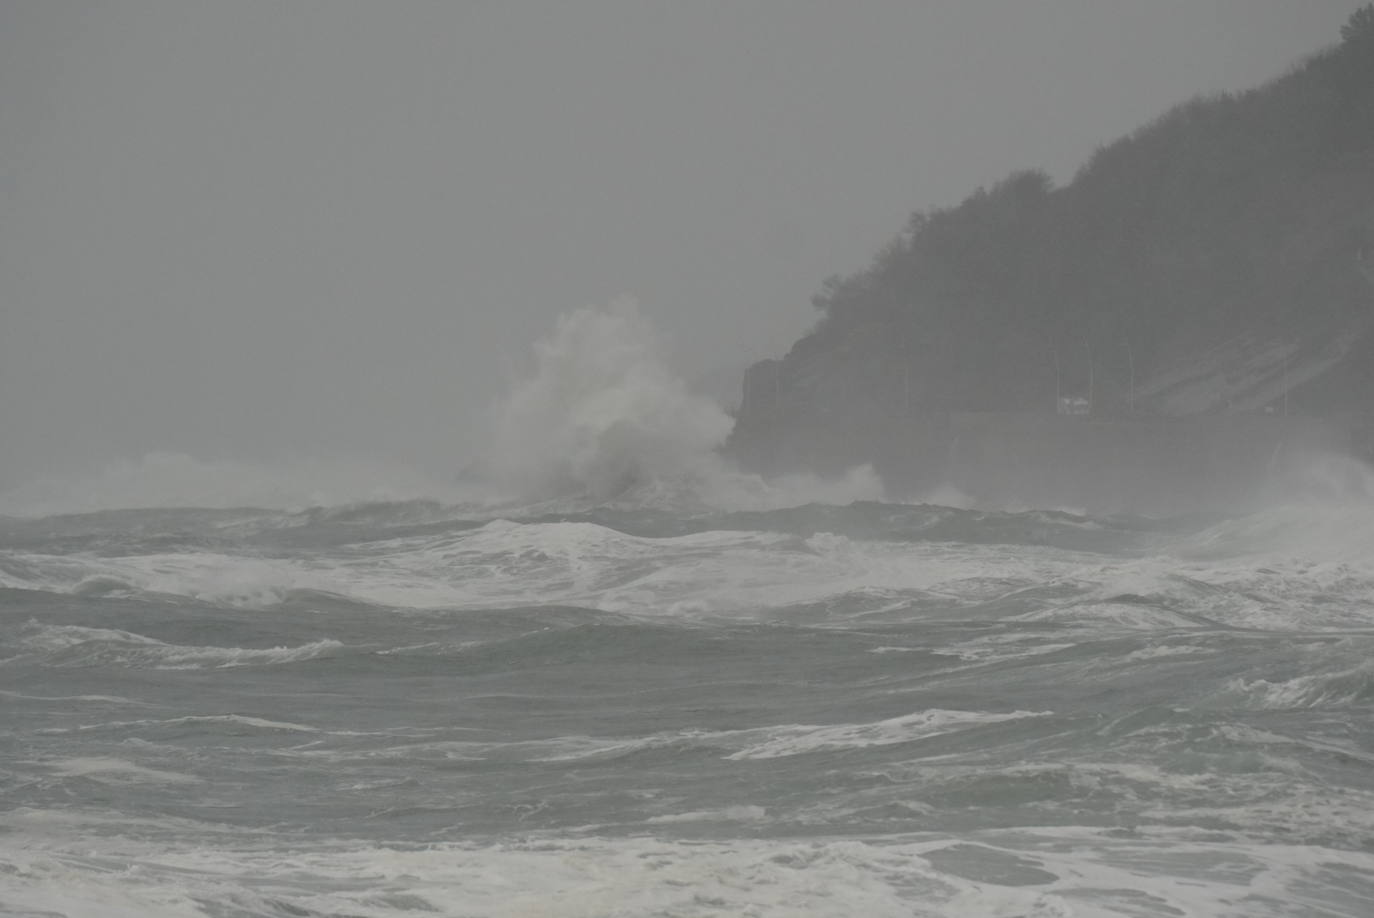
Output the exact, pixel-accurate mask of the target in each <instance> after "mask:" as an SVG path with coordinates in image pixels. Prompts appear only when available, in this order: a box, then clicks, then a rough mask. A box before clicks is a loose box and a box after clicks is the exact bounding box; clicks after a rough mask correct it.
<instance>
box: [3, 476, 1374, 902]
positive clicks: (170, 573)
mask: <svg viewBox="0 0 1374 918" xmlns="http://www.w3.org/2000/svg"><path fill="white" fill-rule="evenodd" d="M1372 660H1374V514H1372V513H1371V512H1370V508H1369V507H1368V506H1364V505H1361V506H1349V505H1347V506H1312V505H1301V506H1287V507H1280V508H1277V509H1273V510H1269V511H1265V512H1262V513H1257V514H1253V515H1249V516H1241V517H1236V518H1230V519H1225V518H1187V519H1173V520H1165V521H1155V520H1146V519H1137V518H1102V519H1093V518H1088V517H1080V516H1072V515H1068V514H1062V513H1049V512H1026V513H984V512H975V511H968V510H954V509H949V508H942V507H934V506H907V505H897V504H882V503H856V504H852V505H848V506H827V505H807V506H801V507H795V508H791V509H783V510H772V511H760V512H753V513H723V512H703V511H700V510H694V511H691V512H689V511H685V510H683V511H672V510H665V509H634V508H632V507H627V506H625V505H619V506H605V507H600V508H594V507H584V508H581V510H580V511H579V512H566V511H565V512H550V511H549V510H548V508H543V509H539V508H535V509H527V510H526V511H520V512H514V511H512V512H505V513H494V512H491V511H480V510H478V509H476V508H473V507H464V506H445V505H443V504H438V503H430V502H404V503H382V504H371V505H363V506H352V507H342V508H335V509H315V510H309V511H299V512H285V511H271V510H251V509H244V510H234V509H221V510H194V509H181V510H115V511H106V512H101V513H93V514H82V515H67V516H50V517H37V518H28V519H15V518H9V519H0V808H2V810H0V913H3V914H6V915H23V916H56V915H60V916H100V918H106V916H114V918H120V916H138V918H144V916H195V915H205V916H215V918H229V916H235V918H237V916H369V918H372V916H378V918H380V916H387V918H394V916H413V915H427V914H437V915H450V916H474V918H476V916H589V918H590V916H651V915H652V916H683V918H685V916H715V915H753V916H783V915H786V916H854V915H864V916H869V918H879V916H920V915H939V916H955V915H958V916H1006V918H1010V916H1026V918H1030V916H1036V918H1047V916H1098V915H1101V916H1122V915H1125V916H1137V918H1138V916H1156V915H1159V916H1179V915H1186V916H1193V915H1197V916H1245V918H1254V916H1307V915H1310V916H1351V918H1367V916H1369V915H1371V914H1374V721H1372V720H1371V714H1374V662H1372Z"/></svg>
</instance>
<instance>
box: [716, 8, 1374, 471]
mask: <svg viewBox="0 0 1374 918" xmlns="http://www.w3.org/2000/svg"><path fill="white" fill-rule="evenodd" d="M813 302H814V304H815V305H816V307H817V308H818V309H819V310H820V311H821V313H822V316H821V319H820V321H819V322H818V324H817V325H816V327H815V328H814V329H813V330H812V331H811V332H810V333H809V334H808V335H806V336H805V337H803V338H802V339H801V340H799V341H798V342H797V343H796V344H795V345H794V346H793V348H792V350H791V351H790V352H789V353H788V354H787V355H786V356H785V357H783V358H782V359H780V360H770V361H764V362H762V363H760V364H758V365H756V366H755V367H753V368H751V370H750V371H749V373H748V374H747V376H746V380H745V392H744V399H743V404H742V406H741V411H740V416H739V419H738V422H737V424H736V427H735V430H734V433H733V435H732V437H731V443H730V448H731V450H732V451H733V452H735V453H736V455H738V456H739V457H740V458H741V459H742V461H744V462H745V463H746V464H748V465H752V466H753V467H755V468H759V469H761V470H764V471H770V472H778V471H790V470H795V469H799V468H806V469H811V470H816V471H822V472H824V471H833V470H835V469H837V468H839V467H842V466H845V465H850V464H853V463H855V462H865V461H867V462H874V463H875V464H877V465H878V466H879V467H880V468H879V470H880V471H885V472H886V473H887V476H888V477H889V478H893V477H896V478H899V479H904V480H907V481H909V482H911V483H913V484H920V483H925V482H929V481H934V480H937V479H940V478H941V477H943V478H945V479H948V478H949V477H950V476H949V466H950V462H951V458H950V457H951V444H952V443H953V442H954V441H955V440H956V439H958V434H957V433H956V432H954V431H953V428H954V427H957V426H958V425H957V423H955V422H953V421H951V418H958V417H963V416H968V415H972V414H979V413H984V414H986V413H1004V414H1005V413H1009V414H1015V415H1018V416H1020V415H1025V414H1027V413H1029V414H1035V413H1041V414H1044V415H1047V416H1049V417H1050V418H1051V419H1053V418H1054V417H1055V415H1056V407H1057V406H1059V405H1060V404H1061V401H1062V400H1063V399H1065V398H1068V397H1074V398H1078V399H1082V400H1083V401H1081V402H1079V403H1078V404H1079V405H1082V406H1084V407H1086V408H1087V410H1088V412H1089V414H1088V417H1087V418H1086V419H1085V420H1086V422H1096V423H1099V424H1100V423H1104V422H1105V421H1106V420H1108V419H1111V420H1115V421H1116V422H1119V423H1133V424H1135V423H1140V422H1145V421H1148V420H1150V419H1160V420H1161V421H1162V420H1163V419H1168V418H1174V419H1180V418H1195V417H1198V416H1209V415H1221V414H1226V413H1242V412H1256V413H1260V414H1269V415H1280V416H1290V417H1291V416H1294V415H1304V416H1309V417H1310V416H1325V417H1337V416H1339V417H1343V418H1349V417H1350V416H1352V415H1358V414H1362V413H1367V412H1370V411H1371V410H1374V334H1372V333H1371V332H1372V331H1374V14H1366V15H1365V17H1364V18H1363V19H1362V20H1359V21H1357V20H1356V19H1352V23H1351V26H1348V27H1347V29H1346V30H1345V32H1343V41H1342V43H1341V44H1340V45H1338V46H1335V47H1333V48H1331V49H1328V50H1327V51H1325V52H1322V53H1321V54H1319V55H1317V56H1315V57H1313V58H1311V59H1309V60H1308V61H1306V62H1304V63H1303V64H1301V65H1300V66H1298V67H1296V68H1295V69H1293V70H1292V71H1291V72H1290V73H1288V74H1287V75H1286V76H1284V77H1282V78H1280V79H1278V80H1276V81H1274V82H1272V83H1270V84H1268V85H1266V86H1263V87H1260V88H1258V89H1254V90H1251V91H1249V92H1246V93H1243V94H1241V95H1237V96H1230V95H1228V96H1221V97H1215V98H1208V99H1198V100H1194V101H1192V102H1189V103H1187V104H1185V105H1182V106H1180V107H1178V108H1176V109H1174V110H1173V111H1171V112H1169V113H1167V114H1166V115H1164V116H1163V117H1161V118H1160V119H1158V120H1157V121H1155V122H1154V123H1152V124H1150V125H1148V126H1146V127H1144V128H1142V129H1140V130H1139V131H1136V132H1135V133H1133V134H1131V135H1129V136H1127V137H1125V138H1122V139H1120V140H1118V141H1116V142H1115V143H1112V144H1110V145H1108V146H1106V147H1104V148H1102V149H1100V150H1099V151H1098V152H1097V153H1096V154H1095V155H1094V156H1093V158H1092V159H1091V160H1090V161H1089V162H1088V163H1087V164H1086V165H1085V166H1084V167H1083V169H1082V170H1080V172H1079V173H1078V175H1077V176H1075V178H1074V180H1073V181H1072V182H1071V183H1070V184H1068V185H1066V186H1064V187H1062V188H1057V189H1056V188H1053V187H1051V183H1050V181H1049V180H1048V178H1047V177H1046V176H1044V175H1042V174H1040V173H1036V172H1022V173H1017V174H1014V175H1012V176H1011V177H1009V178H1008V179H1006V180H1005V181H1003V182H1001V183H999V184H998V185H997V186H995V187H993V188H992V189H991V190H983V189H979V190H978V191H977V192H976V193H975V194H974V195H972V196H970V197H969V198H968V199H967V200H965V201H964V202H963V203H962V204H960V205H959V206H958V207H955V208H951V209H949V210H943V211H934V212H930V213H917V214H915V215H914V216H913V217H912V218H911V220H910V222H909V223H908V225H907V227H906V228H905V229H904V231H903V232H902V233H901V234H900V235H899V236H898V237H897V238H896V239H894V240H893V241H892V242H891V243H890V244H889V245H888V246H887V247H886V248H885V249H884V250H883V251H882V252H881V253H879V255H878V256H877V257H876V258H875V260H874V261H873V263H872V264H871V265H870V266H869V267H868V268H867V269H865V270H863V271H861V272H858V273H856V274H854V275H852V276H849V277H844V278H834V279H831V280H828V281H827V282H826V283H825V285H824V288H823V290H822V292H821V293H820V294H819V295H817V296H816V297H815V298H814V300H813ZM1080 420H1083V419H1080ZM937 469H938V470H939V472H938V473H937V471H936V470H937Z"/></svg>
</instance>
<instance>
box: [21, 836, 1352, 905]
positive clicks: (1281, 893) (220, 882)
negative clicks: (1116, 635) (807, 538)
mask: <svg viewBox="0 0 1374 918" xmlns="http://www.w3.org/2000/svg"><path fill="white" fill-rule="evenodd" d="M7 821H8V822H9V823H10V824H11V827H12V828H14V829H16V830H18V831H19V832H21V833H22V834H21V835H19V836H18V838H17V840H18V841H22V844H21V845H16V846H10V847H7V848H4V849H0V869H3V870H4V871H5V873H6V876H7V880H6V883H5V886H4V888H3V889H2V890H0V907H3V908H4V909H5V910H6V911H7V912H8V913H11V914H16V913H17V914H24V913H26V912H27V913H38V914H57V915H64V916H71V918H96V916H102V918H103V916H111V915H113V916H117V918H125V916H135V915H137V916H140V918H142V916H153V918H162V916H179V918H185V916H195V915H205V916H208V915H211V914H221V913H223V911H224V909H225V908H226V907H232V908H234V909H237V910H241V911H243V912H244V913H245V914H281V913H292V914H297V913H313V914H349V915H369V916H373V918H402V916H407V915H414V914H417V913H435V914H446V915H461V916H479V915H480V916H484V918H538V916H547V918H605V916H624V918H628V916H634V915H675V916H680V918H717V916H721V915H751V916H755V918H803V916H805V918H851V916H853V915H858V914H861V915H866V916H872V918H912V916H922V918H975V916H976V918H1013V916H1037V918H1070V916H1074V918H1078V916H1082V918H1099V916H1100V918H1109V916H1121V915H1133V916H1145V915H1175V916H1194V915H1195V916H1203V915H1208V916H1210V915H1218V916H1220V915H1240V914H1244V915H1246V916H1247V918H1288V916H1293V915H1306V914H1313V915H1316V914H1321V915H1328V916H1332V918H1364V916H1366V915H1368V914H1370V911H1371V907H1374V887H1371V885H1370V884H1369V882H1368V880H1367V877H1368V876H1369V875H1370V874H1371V873H1374V856H1371V855H1369V854H1368V853H1364V852H1359V851H1343V850H1334V849H1331V848H1325V847H1320V846H1315V845H1314V846H1297V845H1282V844H1274V845H1259V844H1254V843H1250V842H1247V841H1245V840H1244V839H1236V840H1232V841H1227V840H1222V839H1218V837H1217V836H1216V834H1215V833H1211V834H1210V835H1208V836H1206V837H1198V835H1197V833H1190V832H1188V831H1186V830H1175V829H1146V830H1140V831H1136V832H1128V833H1121V832H1114V831H1112V830H1101V829H1092V828H1086V827H1075V826H1061V827H1053V828H1039V829H1026V830H1005V831H987V832H982V833H977V834H975V835H973V836H971V837H968V838H955V837H948V836H939V835H924V836H908V837H902V838H896V839H893V840H891V841H890V842H888V843H882V844H879V843H873V842H868V841H864V840H847V839H816V840H809V841H771V840H763V839H723V840H710V841H693V842H683V841H673V840H669V839H659V838H627V839H560V838H532V839H511V840H506V841H503V842H499V843H496V844H484V845H481V846H468V845H452V844H430V845H426V846H424V847H407V848H389V847H380V846H378V847H370V846H361V845H358V844H356V843H345V842H342V841H340V842H336V843H331V844H328V845H327V846H322V847H319V848H313V847H311V846H309V845H305V844H302V843H300V842H299V841H296V842H293V843H292V844H291V845H290V846H289V847H273V846H271V845H270V844H269V843H268V842H267V841H266V840H265V839H264V840H248V839H245V840H244V841H245V842H248V843H247V844H244V845H241V846H238V847H224V846H223V845H213V844H199V845H195V846H189V847H187V846H170V845H162V846H160V845H158V844H156V843H150V842H139V841H133V840H130V839H125V838H120V837H117V836H116V837H110V836H98V835H97V836H92V837H89V838H86V839H83V840H82V841H81V843H80V845H79V848H76V849H70V850H69V849H67V848H65V847H62V846H61V845H60V843H55V842H54V840H53V839H51V838H47V837H44V836H43V835H40V834H35V830H37V831H41V830H42V827H43V825H44V823H43V821H42V820H41V819H37V818H30V817H26V816H25V815H24V814H20V815H19V816H18V818H15V817H10V818H9V819H8V820H7ZM210 903H213V905H210Z"/></svg>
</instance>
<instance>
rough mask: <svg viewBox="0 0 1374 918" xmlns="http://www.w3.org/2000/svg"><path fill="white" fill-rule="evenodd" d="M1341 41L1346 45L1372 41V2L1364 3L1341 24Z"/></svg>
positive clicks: (1373, 17) (1373, 19) (1373, 13)
mask: <svg viewBox="0 0 1374 918" xmlns="http://www.w3.org/2000/svg"><path fill="white" fill-rule="evenodd" d="M1341 41H1342V42H1344V43H1345V44H1347V45H1356V44H1365V43H1367V42H1374V3H1369V4H1366V5H1365V6H1362V7H1360V8H1359V9H1357V10H1356V11H1355V12H1353V13H1351V14H1350V18H1349V19H1348V20H1346V23H1345V25H1343V26H1341Z"/></svg>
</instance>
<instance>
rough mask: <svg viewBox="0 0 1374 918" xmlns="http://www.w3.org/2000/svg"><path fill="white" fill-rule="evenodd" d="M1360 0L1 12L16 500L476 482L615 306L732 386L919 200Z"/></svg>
mask: <svg viewBox="0 0 1374 918" xmlns="http://www.w3.org/2000/svg"><path fill="white" fill-rule="evenodd" d="M1360 5H1361V0H1323V2H1306V3H1302V4H1294V3H1288V2H1282V0H1264V2H1246V0H1216V2H1209V3H1198V2H1184V0H1173V2H1154V3H1149V4H1143V3H1124V2H1123V3H1090V2H1085V0H1076V2H1075V0H1053V2H1051V0H1046V2H1037V3H994V2H982V3H952V2H951V3H926V4H907V3H897V2H881V3H878V2H870V3H862V4H858V5H856V6H846V7H844V8H840V7H836V6H832V5H829V4H822V3H806V4H799V3H755V4H748V5H739V4H729V3H723V2H721V3H698V4H692V5H690V6H689V5H669V4H666V3H661V4H659V3H656V4H641V3H608V2H596V3H585V4H578V5H576V6H573V5H552V4H527V5H507V4H487V3H471V4H462V5H447V4H428V3H427V4H403V5H399V6H397V5H387V6H381V5H363V4H352V3H349V4H344V3H296V4H292V5H289V6H287V5H274V4H265V3H264V4H234V5H213V4H209V3H179V2H178V3H172V2H130V3H124V4H119V5H110V6H105V5H98V4H93V3H63V4H54V3H46V2H45V3H39V2H29V3H22V2H21V3H9V4H6V5H5V6H3V7H0V85H2V86H3V87H4V92H3V95H2V96H0V99H2V100H3V102H0V164H2V165H0V176H3V186H2V187H3V188H4V192H5V202H6V205H7V206H6V208H5V220H4V221H3V223H0V430H3V431H4V436H3V437H0V488H6V487H10V486H13V485H15V484H18V483H21V482H25V481H28V480H31V479H33V478H35V477H38V476H40V475H49V474H57V475H61V474H67V473H89V472H94V471H97V470H99V469H100V468H102V467H104V466H105V465H107V464H108V463H110V462H113V461H120V460H124V461H137V460H138V459H139V457H141V456H144V455H145V454H149V453H185V454H188V455H191V456H195V457H198V458H200V459H203V460H206V461H216V460H229V459H244V460H269V461H271V460H280V459H283V458H290V457H295V458H297V459H300V458H302V457H304V458H314V457H348V458H357V459H370V460H379V461H386V462H396V463H401V464H405V465H410V466H415V467H418V468H422V469H425V470H427V471H428V472H430V473H432V474H435V475H439V476H445V475H447V474H449V473H452V472H456V471H457V470H458V469H459V468H460V467H461V466H462V465H463V463H464V462H465V461H467V460H468V459H470V458H471V457H472V456H473V455H474V454H475V453H476V452H477V448H478V446H479V445H480V444H478V443H476V442H475V441H476V439H477V438H479V437H480V435H481V434H480V432H481V431H482V430H484V425H485V424H486V422H487V420H488V416H489V413H490V407H491V406H492V404H493V403H494V402H495V400H496V399H498V398H499V397H501V396H502V395H503V393H505V392H507V391H508V390H509V388H510V386H511V385H512V383H513V382H514V381H515V380H517V379H519V378H521V377H523V376H524V375H526V374H527V372H528V370H529V367H530V366H531V364H532V362H533V359H532V357H531V346H532V344H533V342H534V341H535V340H536V339H538V338H540V337H542V336H545V335H547V334H549V333H550V331H551V329H552V327H553V325H554V322H555V319H556V318H557V317H558V316H559V315H560V314H564V313H566V312H568V311H569V310H573V309H576V308H579V307H584V306H600V305H603V304H606V303H608V302H610V301H611V300H613V299H615V298H616V297H619V296H622V295H629V296H633V297H635V298H636V299H638V301H639V302H640V303H641V308H642V311H643V313H644V315H645V316H646V317H647V318H648V319H649V320H651V321H652V323H653V324H654V325H655V326H656V327H657V329H658V330H659V332H660V334H661V335H662V337H663V339H664V340H665V342H666V346H667V348H668V350H669V352H670V355H671V357H672V362H673V364H674V366H675V367H676V369H677V370H678V371H679V372H680V373H681V374H682V375H683V376H684V377H685V378H686V379H687V380H688V381H689V382H692V383H694V384H697V385H699V386H701V387H703V388H706V389H709V390H712V391H711V394H713V395H721V394H723V393H724V391H725V390H726V389H728V388H729V387H730V386H732V385H733V384H734V382H735V381H737V379H738V373H739V371H740V370H741V369H742V368H743V366H744V365H745V364H746V363H748V362H750V361H752V360H755V359H758V358H760V357H764V356H777V355H780V354H781V353H783V352H784V351H785V350H786V349H787V347H788V346H789V345H790V344H791V343H792V341H793V340H795V338H796V337H797V336H798V335H800V334H801V333H803V332H804V331H805V330H806V329H807V328H808V327H809V326H810V325H811V324H812V323H813V322H814V320H815V318H816V315H815V313H814V311H813V310H812V309H811V307H810V305H809V302H808V300H809V297H810V296H811V294H812V293H814V292H816V290H817V289H818V288H819V286H820V284H821V281H822V280H823V279H824V278H825V277H827V276H829V275H832V274H836V273H845V272H849V271H852V270H854V269H856V268H858V267H860V266H862V265H863V264H864V263H865V262H867V260H868V259H869V258H870V257H871V256H872V254H873V253H874V252H875V251H876V250H877V248H878V247H879V246H880V245H881V244H882V243H883V242H884V241H885V240H886V239H888V238H889V237H890V236H892V235H893V234H894V233H895V232H896V231H897V230H898V229H899V228H900V227H901V225H902V224H903V222H904V221H905V219H906V217H907V215H908V214H909V213H910V212H911V211H912V210H914V209H918V208H926V207H930V206H940V205H948V204H953V203H956V202H957V201H958V200H960V199H962V198H963V197H964V196H966V195H967V194H968V193H970V192H971V191H972V190H974V189H975V188H976V187H978V186H979V185H986V184H990V183H992V182H995V181H996V180H998V179H999V178H1001V177H1003V176H1005V175H1006V174H1007V173H1009V172H1011V171H1012V170H1015V169H1019V168H1042V169H1045V170H1046V171H1048V172H1049V173H1050V174H1051V175H1052V176H1053V177H1054V178H1055V179H1056V181H1058V182H1061V183H1062V182H1064V181H1067V180H1068V179H1069V178H1071V177H1072V175H1073V172H1074V170H1075V169H1076V168H1077V167H1078V166H1079V165H1081V164H1082V162H1083V161H1084V160H1086V158H1087V157H1088V156H1089V155H1091V153H1092V152H1093V150H1094V149H1095V148H1096V147H1097V146H1099V145H1101V144H1104V143H1107V142H1109V141H1111V140H1112V139H1114V138H1116V137H1118V136H1120V135H1121V134H1123V133H1126V132H1129V131H1130V130H1132V129H1134V128H1135V127H1138V126H1140V125H1141V124H1143V123H1145V122H1147V121H1149V120H1150V119H1151V118H1152V117H1154V116H1156V115H1158V114H1160V113H1162V112H1163V111H1165V110H1166V109H1168V108H1169V107H1170V106H1172V105H1174V104H1176V103H1178V102H1181V101H1184V100H1186V99H1187V98H1189V97H1191V96H1193V95H1196V94H1199V93H1209V92H1216V91H1221V90H1235V89H1242V88H1246V87H1249V86H1252V85H1256V84H1259V83H1261V82H1263V81H1265V80H1267V79H1270V78H1273V77H1275V76H1278V75H1279V74H1281V73H1283V72H1284V71H1285V70H1286V69H1288V68H1289V67H1291V66H1292V65H1293V64H1294V63H1296V62H1297V61H1298V60H1299V59H1301V58H1302V57H1303V56H1305V55H1307V54H1310V53H1312V52H1314V51H1316V50H1318V49H1320V48H1321V47H1324V46H1326V45H1329V44H1332V43H1334V42H1335V41H1336V40H1337V38H1338V35H1339V28H1340V25H1341V23H1342V22H1344V21H1345V19H1346V17H1348V16H1349V14H1350V12H1351V11H1352V10H1354V9H1355V8H1356V7H1358V6H1360Z"/></svg>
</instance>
